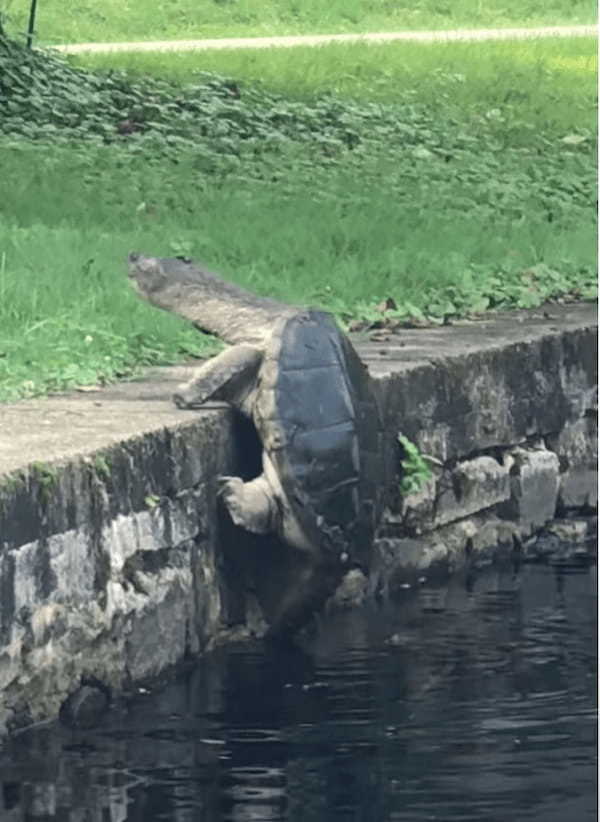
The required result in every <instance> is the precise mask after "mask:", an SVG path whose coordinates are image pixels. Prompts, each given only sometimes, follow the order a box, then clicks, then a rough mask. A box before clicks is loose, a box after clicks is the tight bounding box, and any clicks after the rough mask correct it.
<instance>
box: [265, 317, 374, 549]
mask: <svg viewBox="0 0 600 822" xmlns="http://www.w3.org/2000/svg"><path fill="white" fill-rule="evenodd" d="M254 416H255V423H256V427H257V430H258V433H259V435H260V437H261V439H262V442H263V447H264V448H265V450H266V451H267V453H268V454H269V456H270V458H271V461H272V462H273V465H274V466H275V469H276V470H277V472H278V475H279V479H280V482H281V485H282V488H283V490H284V491H285V493H286V495H287V498H288V501H289V503H290V505H291V507H292V510H293V511H294V514H295V515H296V517H297V519H298V521H299V524H300V525H301V527H302V529H303V531H304V532H305V534H306V535H307V536H308V538H309V539H310V541H311V543H312V544H314V545H318V546H319V548H320V550H321V551H322V552H323V553H324V554H325V556H329V557H330V558H331V559H334V558H338V559H339V557H340V555H341V554H342V553H346V554H347V555H348V559H349V560H351V561H353V562H357V563H359V564H363V563H364V562H366V559H367V557H368V554H369V551H370V548H371V545H372V541H373V537H374V533H375V528H376V526H377V523H378V519H379V509H380V506H381V496H382V489H383V484H384V468H383V449H382V425H381V419H380V414H379V409H378V407H377V403H376V400H375V397H374V394H373V392H372V390H371V384H370V377H369V375H368V373H367V369H366V367H365V365H364V364H363V363H362V361H361V360H360V358H359V356H358V354H357V353H356V351H355V350H354V348H353V346H352V344H351V343H350V341H349V339H348V338H347V337H346V336H345V335H344V334H343V333H342V332H341V331H340V330H339V328H338V327H337V325H336V323H335V321H334V320H333V318H332V317H331V315H329V314H326V313H324V312H321V311H305V312H298V314H296V315H294V316H292V317H288V318H284V319H282V321H281V323H280V324H279V326H278V328H277V329H276V330H275V332H274V334H273V336H272V338H271V342H270V344H269V346H268V348H267V350H266V352H265V357H264V360H263V364H262V366H261V370H260V373H259V385H258V392H257V399H256V404H255V414H254Z"/></svg>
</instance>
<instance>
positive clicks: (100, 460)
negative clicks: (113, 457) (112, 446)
mask: <svg viewBox="0 0 600 822" xmlns="http://www.w3.org/2000/svg"><path fill="white" fill-rule="evenodd" d="M94 468H95V469H96V473H97V474H98V476H100V477H102V479H108V478H109V477H110V465H109V464H108V460H107V458H106V457H105V456H103V455H102V454H96V456H95V457H94Z"/></svg>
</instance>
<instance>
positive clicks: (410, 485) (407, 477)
mask: <svg viewBox="0 0 600 822" xmlns="http://www.w3.org/2000/svg"><path fill="white" fill-rule="evenodd" d="M398 442H399V444H400V448H401V452H402V457H401V465H402V479H401V480H400V493H401V494H403V495H404V496H407V495H408V494H414V493H416V492H417V491H420V490H421V488H422V487H423V486H424V485H425V483H426V482H427V481H428V480H429V479H430V478H431V477H432V471H431V467H430V465H429V462H428V460H427V457H425V456H424V455H423V454H421V452H420V451H419V449H418V448H417V446H416V445H415V444H414V443H413V442H411V441H410V440H409V439H408V438H407V437H405V436H404V435H403V434H398Z"/></svg>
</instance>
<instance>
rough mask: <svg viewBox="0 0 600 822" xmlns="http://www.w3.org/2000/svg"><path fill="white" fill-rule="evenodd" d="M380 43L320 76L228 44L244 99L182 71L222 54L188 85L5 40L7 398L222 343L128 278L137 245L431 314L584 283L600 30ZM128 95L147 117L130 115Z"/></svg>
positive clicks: (314, 292)
mask: <svg viewBox="0 0 600 822" xmlns="http://www.w3.org/2000/svg"><path fill="white" fill-rule="evenodd" d="M379 48H380V49H381V51H380V52H379V54H380V55H382V57H381V58H380V61H381V62H376V61H374V60H373V59H372V55H373V53H374V52H373V51H372V50H370V49H369V48H368V47H355V48H354V49H352V50H349V49H347V50H346V51H345V52H344V60H343V61H341V60H340V59H339V55H340V52H339V51H338V50H337V48H336V49H333V52H335V59H334V58H333V57H332V53H333V52H330V51H329V49H318V50H317V51H315V52H312V59H313V63H312V64H311V65H312V75H309V76H308V78H307V76H306V74H307V71H308V63H303V62H301V63H300V65H299V66H298V67H297V73H294V71H293V68H292V64H290V65H289V66H286V65H285V64H284V63H283V62H281V63H280V64H279V68H280V71H281V73H282V74H283V76H280V75H279V73H278V68H277V64H276V63H275V64H274V63H272V62H270V59H271V58H273V57H275V56H276V55H275V54H274V53H269V54H270V58H269V59H267V55H263V56H262V57H261V59H262V60H264V62H263V63H262V64H260V63H256V62H250V63H244V62H239V63H237V64H236V65H235V66H233V68H232V69H231V71H230V73H231V74H233V75H234V77H235V78H236V83H238V84H239V88H240V89H241V91H239V96H237V95H238V92H236V93H235V94H234V96H233V98H231V97H230V95H229V91H230V90H231V89H236V88H237V86H236V85H234V84H232V83H231V82H227V81H223V80H219V79H217V78H212V79H210V78H207V77H206V76H202V77H201V78H198V77H193V76H192V75H191V74H190V72H192V71H194V70H198V69H207V68H218V67H219V66H215V65H206V64H202V65H201V66H196V67H192V66H191V65H190V64H187V65H186V66H182V65H178V66H177V71H179V72H180V73H179V74H178V75H177V77H178V79H179V80H180V81H183V80H193V81H194V83H195V84H194V85H193V86H192V87H191V88H190V89H188V90H184V89H183V88H180V87H177V86H169V85H165V84H164V83H157V82H155V81H151V80H149V79H146V78H144V77H141V76H140V77H139V79H138V80H137V81H136V82H135V83H133V84H132V83H131V82H130V81H129V80H127V78H123V77H122V76H120V75H113V76H112V77H109V78H108V79H102V78H100V79H98V78H97V77H95V76H94V77H87V76H86V75H82V74H81V73H78V72H77V71H73V70H71V69H68V68H67V67H65V66H64V65H62V64H60V63H57V64H50V63H38V62H36V61H37V60H42V58H41V57H32V61H33V62H32V63H31V64H28V63H27V62H24V61H23V60H22V59H20V57H19V55H17V57H19V60H17V62H16V63H10V60H12V59H13V58H12V57H11V56H10V54H9V56H8V57H7V58H6V59H7V60H8V61H9V62H5V63H4V64H3V65H4V66H5V68H7V69H8V70H7V71H5V76H9V75H10V78H11V79H10V84H9V85H8V86H6V90H7V91H8V96H7V98H6V99H7V104H6V109H5V111H4V112H2V111H0V119H2V115H3V114H4V119H3V120H2V128H5V135H6V136H5V137H4V138H2V137H0V179H2V186H3V196H2V199H1V200H0V399H2V400H7V399H15V398H17V397H21V396H28V395H32V394H38V393H43V392H45V391H47V390H56V389H62V388H65V387H68V386H72V385H81V384H86V383H93V382H95V381H97V380H98V379H112V378H114V377H115V376H118V375H122V374H129V373H131V372H132V370H133V369H135V368H137V367H139V366H140V365H143V364H146V363H150V362H169V361H173V360H176V359H177V358H180V357H181V356H183V355H186V354H190V353H196V354H201V353H206V352H207V351H209V350H211V346H214V343H213V342H212V341H210V340H207V339H206V338H204V337H202V336H201V335H200V334H198V333H197V332H196V331H194V330H193V329H191V328H189V326H187V325H186V324H185V323H183V322H181V321H179V320H178V319H177V318H175V317H171V316H170V315H168V314H164V313H162V312H160V311H157V310H156V309H153V308H151V307H150V306H148V305H146V304H145V303H143V302H141V301H140V300H139V299H138V298H137V297H135V295H134V294H133V293H132V292H130V290H129V288H128V285H127V283H126V277H125V264H124V260H125V256H126V254H127V253H128V252H129V251H131V250H139V251H142V252H145V253H156V254H161V255H162V254H164V255H169V254H173V253H176V252H177V251H179V250H185V252H186V253H191V254H192V255H193V256H195V257H197V258H199V259H201V260H204V261H205V262H206V263H207V264H209V266H211V267H213V268H215V269H216V270H217V271H221V272H222V273H224V274H225V275H227V276H229V277H231V278H232V279H235V280H237V281H238V282H240V283H242V284H244V285H246V286H247V287H249V288H251V289H252V290H254V291H256V292H259V293H264V294H270V295H273V296H276V297H279V298H282V299H285V300H290V301H292V302H299V303H311V304H314V305H320V306H323V307H325V308H328V309H330V310H332V311H334V312H335V313H336V314H337V316H338V317H340V318H341V319H342V320H343V321H346V322H348V321H350V320H351V319H357V318H358V319H364V320H366V321H370V320H372V319H374V318H377V317H378V316H379V315H378V312H377V310H376V308H375V307H374V306H376V305H377V304H378V303H379V302H380V301H381V300H382V299H384V298H386V297H392V298H393V299H394V300H395V302H396V304H397V306H398V308H397V311H396V312H391V313H392V314H394V313H395V314H396V315H397V316H398V317H399V318H402V317H404V318H406V317H408V316H412V317H415V318H417V319H419V318H421V317H423V316H427V317H430V318H432V319H433V320H434V321H441V319H442V318H446V320H448V319H451V318H452V317H453V316H456V315H461V314H465V313H469V312H477V311H481V310H484V309H486V308H489V307H510V306H514V305H537V304H539V303H540V302H541V301H543V300H544V299H545V298H547V297H557V296H560V295H566V294H579V295H580V296H592V295H593V293H594V281H595V274H594V271H595V258H596V239H595V238H596V227H595V208H594V199H595V173H594V160H595V151H594V145H595V118H594V114H593V111H594V96H595V94H594V92H595V83H594V71H593V67H594V62H593V60H594V43H593V41H592V40H578V41H561V43H560V47H559V46H558V43H550V42H547V41H545V42H539V43H535V44H531V45H530V46H529V47H524V46H523V44H519V45H518V47H517V46H516V45H515V46H514V48H511V47H508V45H506V44H503V48H500V44H494V47H493V48H492V49H490V50H489V51H488V50H487V48H484V47H483V46H481V45H478V46H477V50H476V53H475V55H474V54H470V53H469V52H468V51H467V50H465V48H464V46H463V45H460V44H455V45H453V46H452V47H450V46H436V47H435V48H434V47H429V46H428V47H426V49H423V51H419V50H413V49H411V50H406V51H402V50H398V48H397V46H396V45H390V46H385V47H379ZM469 54H470V57H469ZM436 55H437V59H436ZM213 56H216V55H213ZM236 57H237V58H239V59H240V60H241V55H236ZM2 59H3V58H2V54H1V53H0V64H1V63H2ZM161 59H162V58H161ZM277 59H279V57H277ZM302 59H305V58H302ZM306 59H307V58H306ZM469 60H470V62H468V61H469ZM342 62H344V63H345V64H346V66H345V69H344V68H343V66H342ZM381 63H383V64H385V67H386V68H385V71H383V72H382V71H381ZM169 65H171V64H167V63H165V64H164V65H163V66H162V67H161V69H160V70H161V71H163V70H164V71H165V72H166V73H167V74H169V73H170V71H171V70H172V66H171V68H169ZM350 66H352V68H350ZM140 68H141V66H138V70H139V69H140ZM461 68H462V71H461V70H460V69H461ZM359 69H360V70H359ZM19 70H20V71H21V72H22V74H18V71H19ZM155 71H158V69H155ZM253 72H254V73H253ZM328 72H329V75H328ZM259 75H262V80H263V82H262V88H261V89H258V90H257V89H256V88H255V87H254V81H255V80H256V78H257V77H258V76H259ZM456 75H460V77H458V76H456ZM327 76H329V77H330V81H331V85H330V86H329V87H328V86H327V82H326V78H327ZM494 77H495V79H496V81H497V84H496V85H494V82H493V80H494ZM352 78H355V79H354V80H353V79H352ZM200 81H201V84H200V85H199V82H200ZM2 82H3V81H2V76H1V75H0V86H1V85H2ZM311 83H312V86H311ZM286 88H287V89H288V94H287V95H286V96H285V97H284V96H281V97H280V98H278V99H274V98H273V97H272V94H273V93H274V92H279V93H280V94H283V92H284V90H285V89H286ZM332 88H334V89H335V92H336V93H335V95H334V96H332V94H331V93H329V94H328V95H326V96H325V97H319V96H318V95H321V94H322V93H324V92H331V89H332ZM0 91H1V88H0ZM0 96H1V95H0ZM374 97H377V99H378V102H372V99H373V98H374ZM132 106H133V108H134V109H135V111H134V112H133V114H134V115H135V117H136V118H137V119H138V120H139V124H140V128H141V129H142V131H140V132H136V133H134V134H130V135H119V134H118V133H117V132H116V130H115V123H117V122H118V121H119V119H120V118H123V117H125V116H133V114H132V110H131V108H130V107H132ZM32 107H33V108H34V109H35V118H33V117H32V116H31V114H30V113H29V112H30V111H31V109H32ZM0 130H1V129H0ZM174 138H176V140H175V142H173V139H174Z"/></svg>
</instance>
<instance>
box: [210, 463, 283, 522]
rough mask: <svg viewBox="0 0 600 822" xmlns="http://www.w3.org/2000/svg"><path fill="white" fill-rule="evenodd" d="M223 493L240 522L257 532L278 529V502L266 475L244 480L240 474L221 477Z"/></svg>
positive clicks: (233, 517)
mask: <svg viewBox="0 0 600 822" xmlns="http://www.w3.org/2000/svg"><path fill="white" fill-rule="evenodd" d="M219 483H220V488H219V496H220V497H221V499H222V500H223V502H224V503H225V505H226V506H227V510H228V511H229V513H230V515H231V519H232V520H233V521H234V523H235V524H236V525H239V526H240V527H241V528H245V529H246V530H247V531H251V532H252V533H253V534H268V533H270V532H271V531H274V530H275V520H276V517H277V503H276V501H275V498H274V496H273V490H272V488H271V486H270V485H269V483H268V481H267V479H266V477H265V475H264V474H261V475H260V477H256V479H253V480H250V481H249V482H244V481H243V480H242V479H241V478H240V477H220V478H219Z"/></svg>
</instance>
